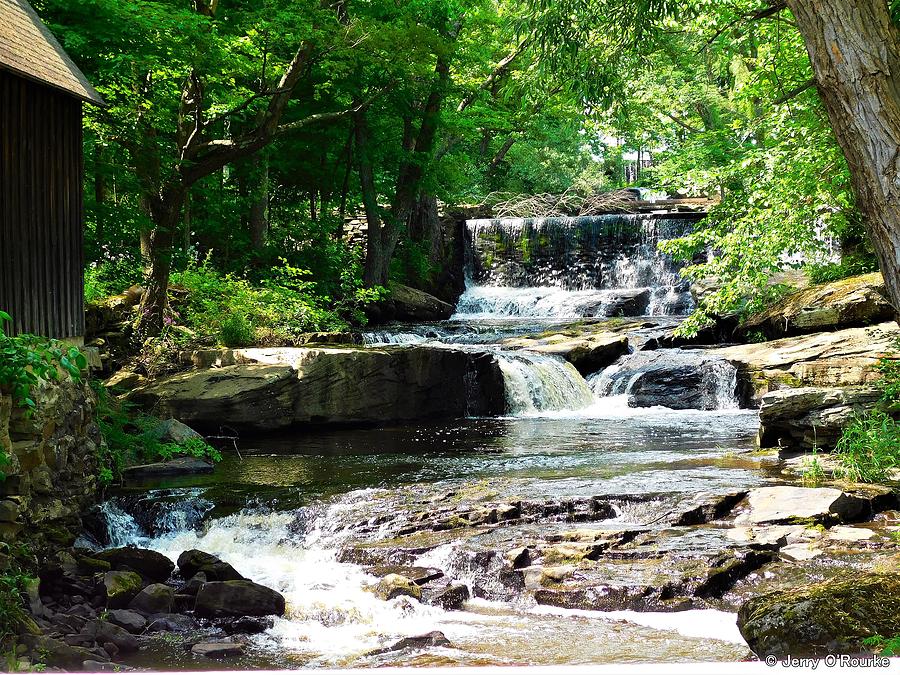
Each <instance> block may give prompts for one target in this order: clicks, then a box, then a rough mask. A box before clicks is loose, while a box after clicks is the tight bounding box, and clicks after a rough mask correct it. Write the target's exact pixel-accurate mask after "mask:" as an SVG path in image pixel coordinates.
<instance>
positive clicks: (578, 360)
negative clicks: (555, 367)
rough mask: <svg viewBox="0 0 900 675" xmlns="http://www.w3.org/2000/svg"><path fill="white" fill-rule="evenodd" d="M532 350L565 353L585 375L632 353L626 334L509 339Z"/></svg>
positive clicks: (558, 354) (557, 353) (552, 353)
mask: <svg viewBox="0 0 900 675" xmlns="http://www.w3.org/2000/svg"><path fill="white" fill-rule="evenodd" d="M507 342H510V343H512V344H518V345H520V346H522V347H523V348H525V349H527V350H528V351H531V352H537V353H539V354H551V355H554V356H561V357H563V358H564V359H565V360H566V361H568V362H569V363H571V364H572V365H573V366H575V369H576V370H577V371H578V372H579V373H581V374H582V375H590V374H591V373H596V372H597V371H598V370H603V369H604V368H606V367H607V366H609V365H611V364H612V363H614V362H615V361H616V359H618V358H619V357H620V356H623V355H624V354H627V353H628V338H627V337H625V336H623V335H612V334H602V333H601V334H595V335H590V336H587V337H575V338H572V337H567V336H565V335H560V334H557V335H552V336H549V337H546V338H541V339H521V338H520V339H517V340H510V341H507Z"/></svg>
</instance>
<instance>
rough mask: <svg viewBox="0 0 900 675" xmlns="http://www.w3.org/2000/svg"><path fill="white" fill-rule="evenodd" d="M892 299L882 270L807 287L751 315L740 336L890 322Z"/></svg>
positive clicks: (775, 335)
mask: <svg viewBox="0 0 900 675" xmlns="http://www.w3.org/2000/svg"><path fill="white" fill-rule="evenodd" d="M893 317H894V308H893V307H892V306H891V303H890V302H889V301H888V297H887V291H886V290H885V287H884V279H883V278H882V276H881V273H880V272H875V273H873V274H864V275H862V276H857V277H851V278H849V279H841V280H839V281H833V282H830V283H827V284H820V285H818V286H812V287H810V288H806V289H803V290H801V291H798V292H797V293H794V294H792V295H789V296H787V297H786V298H784V299H783V300H781V301H780V302H777V303H775V304H774V305H773V306H771V307H769V308H768V309H766V310H764V311H763V312H760V313H759V314H755V315H753V316H751V317H750V318H749V319H748V320H747V321H745V322H744V324H743V325H742V326H740V328H739V329H738V336H739V337H741V336H748V335H753V334H754V333H762V334H763V335H764V336H765V337H766V338H768V339H776V338H781V337H788V336H792V335H804V334H808V333H819V332H822V331H834V330H840V329H843V328H852V327H856V326H870V325H873V324H877V323H881V322H883V321H889V320H891V319H893Z"/></svg>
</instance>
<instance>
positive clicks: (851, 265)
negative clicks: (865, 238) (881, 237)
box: [806, 255, 878, 284]
mask: <svg viewBox="0 0 900 675" xmlns="http://www.w3.org/2000/svg"><path fill="white" fill-rule="evenodd" d="M877 271H878V261H877V260H876V259H875V256H864V255H851V256H846V257H845V258H843V259H842V260H841V262H839V263H825V264H822V265H807V266H806V273H807V274H808V275H809V280H810V281H811V282H813V283H814V284H825V283H829V282H831V281H840V280H841V279H846V278H848V277H855V276H858V275H860V274H868V273H869V272H877Z"/></svg>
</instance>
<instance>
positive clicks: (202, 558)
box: [178, 549, 244, 590]
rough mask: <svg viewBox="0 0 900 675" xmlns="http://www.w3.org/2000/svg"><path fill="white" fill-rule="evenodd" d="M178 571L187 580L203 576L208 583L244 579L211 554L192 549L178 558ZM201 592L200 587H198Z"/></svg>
mask: <svg viewBox="0 0 900 675" xmlns="http://www.w3.org/2000/svg"><path fill="white" fill-rule="evenodd" d="M178 570H179V572H181V575H182V576H183V577H184V578H185V579H190V578H191V577H194V576H195V575H197V574H203V575H204V577H205V580H206V581H238V580H240V579H243V578H244V577H243V576H242V575H241V574H239V573H238V571H237V570H236V569H234V568H233V567H232V566H231V565H229V564H228V563H227V562H224V561H222V560H221V559H219V558H218V557H216V556H214V555H213V554H211V553H205V552H203V551H198V550H196V549H192V550H190V551H185V552H184V553H182V554H181V555H180V556H178ZM198 590H199V587H198Z"/></svg>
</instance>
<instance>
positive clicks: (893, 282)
mask: <svg viewBox="0 0 900 675" xmlns="http://www.w3.org/2000/svg"><path fill="white" fill-rule="evenodd" d="M787 5H788V7H789V8H790V9H791V11H792V12H793V13H794V16H795V18H796V19H797V25H798V27H799V28H800V32H801V33H802V34H803V38H804V40H805V42H806V48H807V50H808V51H809V56H810V59H811V60H812V64H813V70H814V72H815V76H816V84H817V85H818V89H819V93H820V95H821V97H822V100H823V102H824V103H825V107H826V109H827V110H828V116H829V118H830V119H831V125H832V127H833V128H834V132H835V135H836V136H837V141H838V143H839V144H840V146H841V149H842V150H843V151H844V156H845V157H846V158H847V163H848V165H849V167H850V177H851V182H852V185H853V191H854V193H855V195H856V200H857V202H858V206H859V209H860V211H861V212H862V214H863V216H864V218H865V221H866V229H867V231H868V233H869V236H870V237H871V239H872V243H873V245H874V247H875V251H876V253H877V255H878V260H879V262H880V264H881V271H882V273H883V274H884V280H885V284H886V286H887V290H888V295H889V298H890V301H891V303H892V304H893V305H894V308H895V311H896V312H897V318H898V321H900V30H898V28H897V26H896V25H895V24H894V23H893V21H892V19H891V15H890V11H889V8H888V3H887V2H886V0H787Z"/></svg>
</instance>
